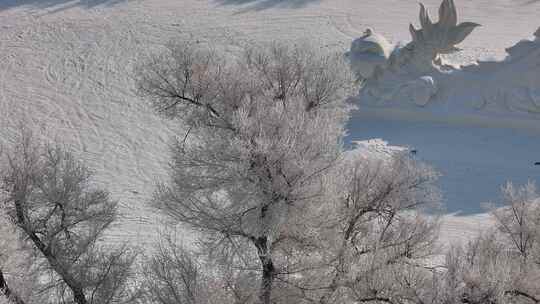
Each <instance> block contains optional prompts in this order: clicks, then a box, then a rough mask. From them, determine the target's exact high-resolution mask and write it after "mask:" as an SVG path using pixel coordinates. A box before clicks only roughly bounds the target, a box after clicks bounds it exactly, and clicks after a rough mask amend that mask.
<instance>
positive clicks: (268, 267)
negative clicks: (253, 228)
mask: <svg viewBox="0 0 540 304" xmlns="http://www.w3.org/2000/svg"><path fill="white" fill-rule="evenodd" d="M267 240H268V238H267V237H266V236H262V237H258V238H256V239H254V240H253V242H254V244H255V247H257V252H258V253H259V260H260V261H261V267H262V276H261V287H260V290H259V302H260V304H271V296H272V284H273V282H274V275H275V268H274V263H273V261H272V256H271V254H270V250H269V248H268V243H267Z"/></svg>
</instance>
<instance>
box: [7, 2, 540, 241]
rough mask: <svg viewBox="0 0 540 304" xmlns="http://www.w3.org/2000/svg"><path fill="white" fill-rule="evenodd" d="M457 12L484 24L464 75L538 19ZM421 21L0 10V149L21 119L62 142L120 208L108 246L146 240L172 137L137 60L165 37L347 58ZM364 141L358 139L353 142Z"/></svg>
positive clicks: (469, 5)
mask: <svg viewBox="0 0 540 304" xmlns="http://www.w3.org/2000/svg"><path fill="white" fill-rule="evenodd" d="M426 2H427V3H426V4H427V5H428V6H436V5H438V4H439V0H428V1H426ZM459 4H460V9H461V10H462V11H463V18H466V19H467V20H475V21H477V22H479V23H481V24H483V25H484V26H483V27H482V28H479V29H478V30H476V31H475V32H473V34H472V35H471V36H470V37H469V39H468V40H466V41H465V42H464V44H463V45H462V46H463V48H464V51H463V52H462V53H460V54H459V55H456V56H454V57H452V60H453V61H455V62H457V63H462V64H467V63H471V62H473V61H474V60H476V59H477V58H502V57H503V56H504V54H505V52H504V47H505V46H508V45H512V44H515V43H516V42H517V41H518V40H519V39H521V37H523V33H531V32H533V31H534V28H533V24H532V23H537V20H538V12H539V10H540V2H538V1H530V0H475V1H460V3H459ZM417 10H418V6H417V3H416V2H415V1H403V0H364V1H357V0H325V1H318V0H289V1H280V0H216V1H212V0H204V1H201V0H181V1H179V0H2V1H0V58H1V60H0V141H2V142H8V141H10V140H11V139H12V137H13V134H14V131H15V130H16V128H17V125H18V122H19V120H20V119H21V116H23V117H25V119H26V120H27V121H29V122H31V125H32V127H33V128H35V129H38V130H40V132H41V133H42V134H43V135H44V136H45V137H47V138H50V139H53V138H59V139H60V140H62V141H64V142H66V144H67V145H69V147H70V148H71V149H72V150H74V151H75V152H76V153H77V154H79V156H81V157H82V158H83V159H85V160H86V161H87V162H88V163H89V165H90V166H91V167H92V168H93V169H94V170H95V171H96V173H97V181H98V182H99V183H100V184H102V185H104V186H107V188H109V189H110V190H111V191H112V194H113V197H114V198H116V199H118V200H119V201H120V202H121V204H122V206H123V209H122V210H123V214H124V220H123V222H122V225H121V226H120V227H118V229H117V230H116V231H115V233H114V235H113V237H114V239H118V240H125V239H134V240H139V241H141V240H143V241H144V240H147V239H149V237H150V236H151V235H153V234H154V233H155V231H156V228H155V227H156V226H155V222H156V218H155V217H152V216H149V215H148V214H149V213H148V210H147V209H146V208H145V207H143V206H144V202H145V201H146V200H147V199H148V198H149V197H150V195H151V192H152V190H153V185H154V181H155V180H156V178H157V179H159V178H160V177H163V176H164V174H165V170H164V168H165V166H166V163H167V161H168V159H169V158H168V150H167V142H168V140H169V138H170V136H173V135H174V134H175V133H174V131H173V130H174V129H173V126H172V124H171V123H170V122H164V121H163V120H161V119H159V118H157V117H155V116H153V115H149V113H150V112H149V110H148V109H146V107H145V106H144V105H143V104H142V103H141V101H140V100H138V99H137V98H136V97H135V95H134V94H133V80H132V67H133V66H134V64H135V63H136V61H137V60H138V58H140V57H141V56H144V55H145V54H148V53H149V52H152V51H154V50H156V49H159V48H161V47H162V45H163V44H164V43H166V42H167V41H169V40H170V39H171V38H175V39H178V40H200V41H214V42H216V43H218V44H221V45H224V46H225V47H226V48H228V49H232V50H237V49H239V48H240V47H241V46H242V45H245V44H246V43H256V42H267V41H269V40H285V41H298V40H306V41H310V42H311V43H312V44H313V45H320V46H321V47H322V48H328V49H332V50H338V51H345V50H346V49H347V48H348V46H349V45H350V42H351V41H352V40H353V39H354V38H355V37H358V36H360V35H362V33H363V32H364V31H365V29H366V28H367V27H373V28H375V29H376V30H377V32H378V33H380V34H381V35H384V36H385V37H387V38H388V39H389V41H390V42H391V43H392V42H396V41H399V40H405V39H407V38H408V32H407V29H406V26H405V25H407V24H408V22H409V21H410V20H411V16H414V15H416V13H417ZM501 20H512V26H508V23H507V22H501ZM534 26H537V24H534ZM363 134H366V135H363ZM374 135H375V134H374ZM366 137H367V138H369V137H371V135H370V134H368V132H367V131H365V132H364V131H363V130H362V129H361V128H358V135H357V139H361V138H366ZM501 141H505V138H501ZM419 153H420V155H422V153H423V150H420V152H419ZM486 174H489V172H488V173H486ZM480 221H481V220H480ZM477 222H478V220H477V218H476V217H449V220H448V221H447V222H446V223H447V224H445V226H444V227H443V231H444V233H445V234H447V235H449V238H454V236H458V237H459V236H460V235H468V234H469V233H470V232H471V231H476V230H477V229H476V228H477V224H476V223H477Z"/></svg>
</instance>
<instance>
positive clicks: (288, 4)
mask: <svg viewBox="0 0 540 304" xmlns="http://www.w3.org/2000/svg"><path fill="white" fill-rule="evenodd" d="M320 1H321V0H215V2H216V3H218V4H220V5H238V6H243V9H242V10H241V11H243V12H245V11H261V10H265V9H269V8H289V9H290V8H302V7H304V6H307V5H308V4H310V3H317V2H320Z"/></svg>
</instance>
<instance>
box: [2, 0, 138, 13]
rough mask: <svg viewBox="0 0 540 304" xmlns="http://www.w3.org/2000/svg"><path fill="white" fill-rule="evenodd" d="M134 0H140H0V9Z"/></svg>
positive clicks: (58, 8)
mask: <svg viewBox="0 0 540 304" xmlns="http://www.w3.org/2000/svg"><path fill="white" fill-rule="evenodd" d="M136 1H140V0H0V10H6V9H10V8H16V7H23V6H27V7H29V8H38V9H52V11H53V12H55V11H61V10H64V9H69V8H72V7H83V8H94V7H98V6H113V5H116V4H120V3H124V2H136Z"/></svg>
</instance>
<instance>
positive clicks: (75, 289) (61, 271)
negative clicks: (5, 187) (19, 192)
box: [15, 200, 88, 304]
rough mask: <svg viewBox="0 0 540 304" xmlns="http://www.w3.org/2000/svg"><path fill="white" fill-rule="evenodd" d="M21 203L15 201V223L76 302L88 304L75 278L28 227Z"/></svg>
mask: <svg viewBox="0 0 540 304" xmlns="http://www.w3.org/2000/svg"><path fill="white" fill-rule="evenodd" d="M22 206H23V204H22V202H21V201H19V200H16V201H15V211H16V213H17V222H18V223H17V224H18V225H19V227H21V228H22V229H23V231H24V232H25V233H26V235H27V236H28V238H29V239H30V240H31V241H32V243H34V245H35V246H36V247H37V249H38V250H39V251H40V252H41V253H42V254H43V256H44V257H45V258H46V259H47V261H48V262H49V265H50V267H51V268H52V269H53V270H54V271H55V272H56V273H57V274H58V275H59V276H60V277H61V278H62V280H63V281H64V283H66V285H67V286H68V287H69V289H70V290H71V292H72V293H73V299H74V300H75V303H77V304H88V302H87V301H86V297H85V295H84V289H83V287H82V286H81V285H80V284H79V282H77V280H76V279H75V278H74V277H73V276H72V275H71V274H70V273H69V272H68V271H66V269H65V268H64V266H63V265H61V263H60V262H59V261H58V259H57V257H56V256H55V255H54V254H53V253H52V251H51V248H50V247H49V246H47V245H45V243H43V241H42V240H41V239H40V238H39V237H38V236H37V235H36V233H35V232H34V231H33V230H32V229H30V228H28V224H27V222H26V218H25V216H24V211H23V207H22Z"/></svg>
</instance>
